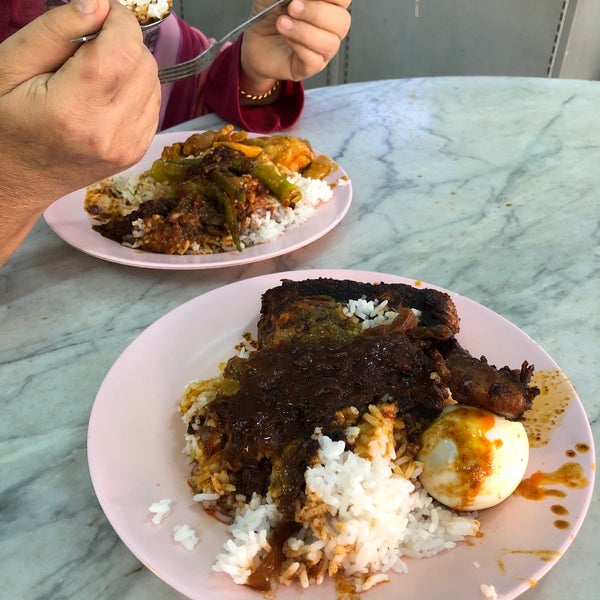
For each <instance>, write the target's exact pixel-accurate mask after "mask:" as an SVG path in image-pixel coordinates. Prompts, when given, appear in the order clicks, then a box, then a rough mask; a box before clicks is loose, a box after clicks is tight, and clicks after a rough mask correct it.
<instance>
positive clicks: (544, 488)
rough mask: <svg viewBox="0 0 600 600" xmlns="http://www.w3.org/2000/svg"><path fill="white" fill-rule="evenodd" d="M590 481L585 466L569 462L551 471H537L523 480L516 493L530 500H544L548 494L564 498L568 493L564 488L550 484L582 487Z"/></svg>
mask: <svg viewBox="0 0 600 600" xmlns="http://www.w3.org/2000/svg"><path fill="white" fill-rule="evenodd" d="M588 483H589V482H588V479H587V477H585V476H584V474H583V467H582V466H581V465H580V464H579V463H574V462H569V463H565V464H564V465H562V466H560V467H559V468H558V469H556V471H552V472H551V473H543V472H542V471H536V472H535V473H533V474H532V475H530V476H529V477H527V478H525V479H523V481H521V483H520V484H519V485H518V487H517V489H516V490H515V491H514V494H516V495H517V496H523V497H524V498H527V499H528V500H543V499H544V498H547V497H548V496H555V497H557V498H564V497H565V496H566V495H567V493H566V492H565V491H564V490H559V489H555V488H553V487H548V486H555V485H563V486H565V487H567V488H571V489H581V488H584V487H586V486H587V485H588Z"/></svg>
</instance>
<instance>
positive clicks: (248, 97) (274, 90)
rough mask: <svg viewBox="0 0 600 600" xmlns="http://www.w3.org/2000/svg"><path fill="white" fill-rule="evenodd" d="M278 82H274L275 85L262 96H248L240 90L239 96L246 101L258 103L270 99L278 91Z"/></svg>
mask: <svg viewBox="0 0 600 600" xmlns="http://www.w3.org/2000/svg"><path fill="white" fill-rule="evenodd" d="M279 83H280V82H279V81H276V82H275V85H274V86H273V87H272V88H271V89H270V90H268V91H266V92H265V93H264V94H249V93H248V92H245V91H244V90H243V89H241V88H240V96H241V97H242V98H245V99H246V100H252V101H253V102H259V101H260V100H266V99H267V98H269V97H271V96H272V95H273V94H274V93H275V92H276V91H277V90H278V89H279Z"/></svg>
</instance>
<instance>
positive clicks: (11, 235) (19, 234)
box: [0, 190, 43, 267]
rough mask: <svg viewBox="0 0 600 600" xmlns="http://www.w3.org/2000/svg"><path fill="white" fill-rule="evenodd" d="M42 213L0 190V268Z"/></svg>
mask: <svg viewBox="0 0 600 600" xmlns="http://www.w3.org/2000/svg"><path fill="white" fill-rule="evenodd" d="M42 213H43V209H41V208H40V209H38V210H37V211H33V210H32V208H31V207H30V206H27V203H26V202H24V201H23V200H22V199H20V200H19V199H15V198H14V196H12V195H7V193H6V192H4V190H0V240H1V243H0V267H2V266H3V265H4V263H5V262H6V261H7V260H8V259H9V258H10V256H11V255H12V254H13V252H14V251H15V250H16V249H17V248H18V247H19V245H20V244H21V243H22V242H23V240H24V239H25V238H26V237H27V234H28V233H29V232H30V231H31V228H32V227H33V226H34V225H35V223H36V221H37V220H38V218H39V217H40V215H41V214H42Z"/></svg>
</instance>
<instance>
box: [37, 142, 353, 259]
mask: <svg viewBox="0 0 600 600" xmlns="http://www.w3.org/2000/svg"><path fill="white" fill-rule="evenodd" d="M193 133H197V132H195V131H183V132H182V131H178V132H175V133H159V134H158V135H156V137H155V138H154V140H153V142H152V144H151V145H150V148H149V149H148V152H147V153H146V155H145V156H144V158H143V159H142V160H141V161H140V162H139V163H138V164H137V165H135V166H134V167H131V168H130V169H127V170H126V171H123V174H124V175H131V174H134V173H141V172H143V171H145V170H146V169H149V168H150V166H151V165H152V162H153V161H154V160H155V159H157V158H158V157H160V154H161V152H162V150H163V148H164V147H165V146H168V145H170V144H174V143H175V142H181V141H183V140H185V139H187V138H188V137H189V136H190V135H192V134H193ZM326 181H327V182H329V183H331V184H334V183H336V182H338V181H341V183H339V184H337V185H335V187H334V188H333V198H332V199H331V200H329V202H325V203H322V204H320V205H319V206H318V207H317V212H316V214H315V215H314V216H313V217H311V218H310V219H308V220H307V221H305V222H304V223H302V224H300V225H297V226H295V227H290V228H289V229H288V230H287V231H285V232H284V233H283V234H282V235H280V236H279V237H278V238H277V239H275V240H273V241H272V242H267V243H264V244H257V245H256V246H252V247H250V248H246V249H245V250H244V251H243V252H237V251H232V252H223V253H220V254H202V255H184V256H179V255H177V256H169V255H166V254H154V253H152V252H144V251H142V250H134V249H133V248H127V247H126V246H122V245H121V244H118V243H117V242H113V241H112V240H109V239H107V238H104V237H102V236H101V235H100V234H99V233H97V232H96V231H94V230H93V229H92V227H91V225H90V221H89V217H88V215H87V213H86V212H85V210H84V208H83V202H84V199H85V192H86V191H85V189H81V190H78V191H76V192H73V193H72V194H68V195H67V196H64V197H63V198H61V199H60V200H57V201H56V202H54V203H53V204H51V205H50V206H49V207H48V208H47V209H46V211H45V212H44V218H45V219H46V223H47V224H48V226H49V227H50V229H52V231H54V233H56V235H58V236H59V237H60V238H62V240H63V241H65V242H66V243H67V244H69V245H71V246H73V247H74V248H77V249H78V250H81V251H82V252H85V253H86V254H89V255H91V256H95V257H97V258H102V259H103V260H107V261H109V262H113V263H118V264H122V265H129V266H132V267H142V268H145V269H168V270H191V269H215V268H219V267H231V266H236V265H243V264H247V263H253V262H258V261H261V260H267V259H269V258H274V257H276V256H281V255H282V254H287V253H289V252H293V251H294V250H297V249H298V248H302V247H303V246H306V245H308V244H310V243H312V242H314V241H315V240H318V239H319V238H320V237H322V236H324V235H325V234H326V233H328V232H329V231H331V230H332V229H333V228H334V227H335V226H336V225H337V224H338V223H339V222H340V221H341V220H342V219H343V218H344V216H345V215H346V213H347V212H348V209H349V208H350V204H351V202H352V184H351V183H350V180H349V178H348V176H347V174H346V172H345V171H344V170H343V169H341V168H338V170H337V171H336V172H335V173H332V174H331V175H330V176H329V177H327V178H326Z"/></svg>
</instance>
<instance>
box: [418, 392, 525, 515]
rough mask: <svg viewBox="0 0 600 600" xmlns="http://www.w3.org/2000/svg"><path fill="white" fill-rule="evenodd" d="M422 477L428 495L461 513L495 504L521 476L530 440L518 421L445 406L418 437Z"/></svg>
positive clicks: (474, 410)
mask: <svg viewBox="0 0 600 600" xmlns="http://www.w3.org/2000/svg"><path fill="white" fill-rule="evenodd" d="M421 442H422V446H421V450H420V452H419V455H418V460H419V461H420V462H421V463H422V464H423V472H422V473H421V476H420V480H421V483H422V484H423V487H424V488H425V489H426V490H427V492H428V493H429V495H431V496H433V497H434V498H435V499H436V500H438V501H439V502H441V503H442V504H445V505H446V506H449V507H450V508H454V509H455V510H461V511H473V510H481V509H484V508H489V507H491V506H495V505H496V504H499V503H500V502H502V501H503V500H505V499H506V498H508V496H510V495H511V494H512V493H513V492H514V491H515V489H516V488H517V486H518V485H519V483H520V482H521V479H522V478H523V475H524V474H525V469H526V468H527V462H528V459H529V441H528V439H527V432H526V431H525V428H524V427H523V424H522V423H519V422H518V421H509V420H508V419H505V418H504V417H501V416H499V415H495V414H494V413H491V412H489V411H486V410H483V409H480V408H476V407H471V406H465V405H459V404H454V405H451V406H447V407H446V408H445V409H444V410H443V411H442V413H441V414H440V415H439V417H438V418H437V419H436V420H435V421H434V422H433V423H432V424H431V426H430V427H429V428H427V429H426V430H425V431H424V432H423V435H422V438H421Z"/></svg>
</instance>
